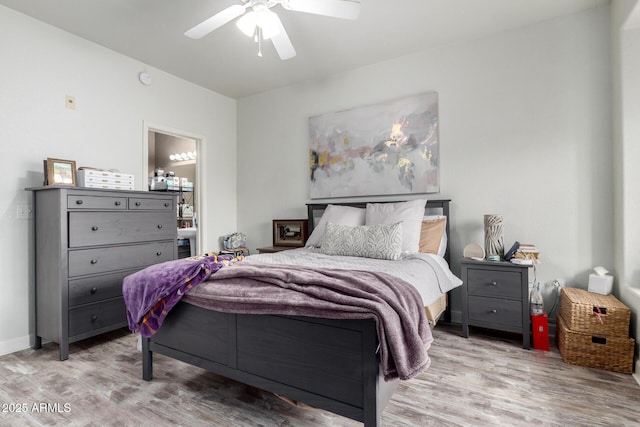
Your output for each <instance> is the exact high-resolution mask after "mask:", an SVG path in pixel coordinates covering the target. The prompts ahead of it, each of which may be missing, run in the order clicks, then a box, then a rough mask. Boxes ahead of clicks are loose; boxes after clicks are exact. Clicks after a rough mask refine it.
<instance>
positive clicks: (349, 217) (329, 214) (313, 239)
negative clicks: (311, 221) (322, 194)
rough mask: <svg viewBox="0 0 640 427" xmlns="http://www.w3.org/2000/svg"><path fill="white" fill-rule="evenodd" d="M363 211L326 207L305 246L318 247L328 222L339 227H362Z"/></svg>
mask: <svg viewBox="0 0 640 427" xmlns="http://www.w3.org/2000/svg"><path fill="white" fill-rule="evenodd" d="M364 215H365V210H364V209H362V208H353V207H351V206H339V205H328V206H327V208H326V209H325V210H324V213H323V214H322V218H320V221H318V225H316V226H315V227H314V229H313V232H312V233H311V236H309V238H308V239H307V246H315V247H320V245H321V244H322V239H323V237H324V231H325V228H326V227H327V223H328V222H332V223H334V224H340V225H350V226H356V225H364Z"/></svg>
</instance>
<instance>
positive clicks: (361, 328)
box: [143, 302, 397, 427]
mask: <svg viewBox="0 0 640 427" xmlns="http://www.w3.org/2000/svg"><path fill="white" fill-rule="evenodd" d="M377 347H378V339H377V334H376V325H375V321H374V320H332V319H320V318H309V317H297V316H280V315H256V314H229V313H221V312H217V311H212V310H207V309H204V308H200V307H197V306H194V305H191V304H188V303H185V302H180V303H178V305H176V307H175V308H174V309H173V310H172V311H171V312H170V313H169V315H168V316H167V318H166V319H165V321H164V324H163V326H162V328H161V329H160V330H159V331H158V332H157V333H156V334H155V335H154V336H153V337H152V338H149V339H143V378H144V379H145V380H151V379H152V377H153V369H152V363H153V353H154V352H157V353H160V354H164V355H167V356H170V357H172V358H175V359H178V360H182V361H184V362H186V363H190V364H192V365H196V366H199V367H202V368H204V369H207V370H209V371H212V372H215V373H217V374H219V375H222V376H225V377H227V378H231V379H234V380H236V381H240V382H242V383H245V384H248V385H251V386H254V387H258V388H260V389H262V390H265V391H269V392H273V393H277V394H280V395H283V396H286V397H289V398H291V399H294V400H298V401H300V402H304V403H306V404H308V405H311V406H314V407H317V408H321V409H324V410H327V411H330V412H333V413H336V414H339V415H342V416H345V417H348V418H351V419H354V420H357V421H361V422H363V423H364V425H365V426H366V427H373V426H378V425H379V419H380V413H381V412H382V410H383V408H384V406H385V404H386V403H387V401H388V400H389V398H390V397H391V395H392V394H393V391H394V390H395V387H396V386H397V381H391V382H385V381H384V380H383V378H382V376H381V373H380V370H379V357H378V353H377V351H376V350H377Z"/></svg>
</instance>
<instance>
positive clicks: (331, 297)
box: [184, 263, 433, 380]
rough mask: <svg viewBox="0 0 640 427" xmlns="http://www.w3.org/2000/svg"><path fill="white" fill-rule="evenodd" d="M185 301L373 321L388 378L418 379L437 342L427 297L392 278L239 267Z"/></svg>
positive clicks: (229, 308)
mask: <svg viewBox="0 0 640 427" xmlns="http://www.w3.org/2000/svg"><path fill="white" fill-rule="evenodd" d="M184 301H187V302H189V303H191V304H194V305H198V306H201V307H204V308H208V309H212V310H217V311H222V312H230V313H253V314H286V315H300V316H310V317H321V318H333V319H366V318H373V319H375V320H376V325H377V331H378V338H379V341H380V349H381V354H380V359H381V364H382V370H383V374H384V378H385V380H390V379H394V378H400V379H403V380H406V379H410V378H413V377H415V376H416V375H418V374H419V373H421V372H422V371H424V370H425V369H426V368H427V367H428V366H429V363H430V360H429V356H428V354H427V350H428V349H429V346H430V345H431V342H432V341H433V338H432V336H431V331H430V329H429V326H428V323H427V320H426V315H425V311H424V306H423V303H422V299H421V298H420V295H419V294H418V292H417V291H416V289H415V288H414V287H413V286H411V285H409V284H408V283H406V282H404V281H403V280H400V279H398V278H396V277H394V276H391V275H389V274H385V273H379V272H370V271H353V270H330V269H328V270H322V271H320V270H316V269H310V268H306V267H295V266H283V265H269V266H265V265H255V264H249V263H238V264H235V265H233V266H230V267H227V268H224V269H221V270H219V271H217V272H216V274H213V275H211V277H209V279H208V281H206V282H204V283H202V284H200V285H199V286H196V287H194V288H193V289H192V290H191V291H190V292H189V293H188V294H187V295H186V296H185V298H184Z"/></svg>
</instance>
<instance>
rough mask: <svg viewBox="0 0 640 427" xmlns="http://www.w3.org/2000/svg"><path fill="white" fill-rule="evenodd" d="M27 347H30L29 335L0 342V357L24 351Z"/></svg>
mask: <svg viewBox="0 0 640 427" xmlns="http://www.w3.org/2000/svg"><path fill="white" fill-rule="evenodd" d="M29 347H31V337H30V336H29V335H25V336H24V337H20V338H14V339H12V340H6V341H0V356H4V355H5V354H11V353H15V352H16V351H20V350H26V349H27V348H29Z"/></svg>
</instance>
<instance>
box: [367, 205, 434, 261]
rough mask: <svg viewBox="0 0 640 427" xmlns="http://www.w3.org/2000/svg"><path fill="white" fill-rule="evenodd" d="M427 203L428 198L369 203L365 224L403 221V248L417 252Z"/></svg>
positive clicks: (406, 250) (405, 250)
mask: <svg viewBox="0 0 640 427" xmlns="http://www.w3.org/2000/svg"><path fill="white" fill-rule="evenodd" d="M426 204H427V200H426V199H416V200H410V201H408V202H398V203H367V212H366V216H365V224H366V225H376V224H395V223H396V222H402V250H403V251H404V252H413V253H416V252H418V250H419V248H420V229H421V227H422V217H423V216H424V208H425V206H426Z"/></svg>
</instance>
